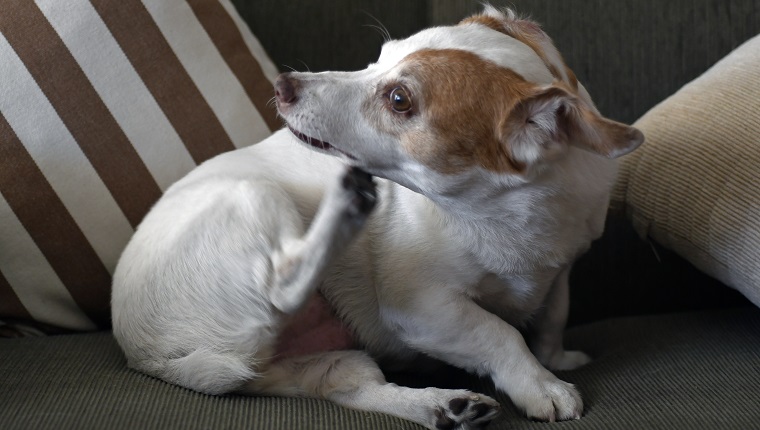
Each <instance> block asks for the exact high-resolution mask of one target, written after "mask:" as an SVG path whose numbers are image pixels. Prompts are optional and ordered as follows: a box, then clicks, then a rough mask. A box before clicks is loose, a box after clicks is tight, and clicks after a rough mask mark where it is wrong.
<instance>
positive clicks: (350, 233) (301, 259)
mask: <svg viewBox="0 0 760 430" xmlns="http://www.w3.org/2000/svg"><path fill="white" fill-rule="evenodd" d="M375 193H376V192H375V185H374V183H373V182H372V177H371V176H370V175H369V174H368V173H366V172H363V171H362V170H359V169H357V168H350V169H349V170H348V171H347V172H346V173H345V174H344V175H343V177H342V178H341V180H340V182H339V184H336V185H335V186H333V187H332V188H330V189H328V191H327V193H326V195H325V197H324V198H323V200H322V203H321V205H320V207H319V210H318V211H317V214H316V215H315V217H314V221H313V222H312V224H311V227H310V228H309V230H308V231H307V233H306V234H305V235H304V237H302V238H298V239H295V240H291V241H289V242H287V243H284V244H282V247H281V249H280V251H279V252H277V253H276V254H275V255H274V256H273V259H272V260H273V264H274V268H275V279H274V282H272V290H271V295H270V299H271V301H272V304H273V305H274V306H275V307H276V308H277V309H279V310H280V311H282V312H284V313H286V314H290V313H293V312H295V311H296V310H298V309H299V308H300V307H301V306H302V305H303V304H305V303H306V301H307V300H308V298H309V296H310V295H311V294H312V293H313V292H314V291H315V290H316V288H317V286H318V285H319V283H320V282H321V280H322V278H323V274H324V272H325V269H326V268H327V266H328V264H329V263H330V262H332V261H333V259H334V258H335V257H336V255H337V254H338V253H340V252H341V251H343V250H344V249H345V248H346V247H347V246H348V244H349V243H350V242H351V240H352V239H353V238H354V236H355V235H356V233H357V232H358V231H359V229H360V228H361V227H362V226H363V225H364V222H365V221H366V220H367V217H368V216H369V213H370V212H371V211H372V208H373V207H374V205H375V200H376V194H375Z"/></svg>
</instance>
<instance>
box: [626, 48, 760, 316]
mask: <svg viewBox="0 0 760 430" xmlns="http://www.w3.org/2000/svg"><path fill="white" fill-rule="evenodd" d="M635 125H636V127H638V128H639V129H640V130H642V131H643V132H644V134H645V135H646V139H647V142H646V143H645V144H644V145H643V146H642V147H641V148H639V149H638V150H637V151H634V152H633V153H631V154H630V155H629V156H626V157H625V158H624V159H623V160H622V163H621V174H620V177H619V181H618V183H617V186H616V190H615V193H614V196H613V207H615V206H617V207H623V206H624V207H625V209H626V212H627V214H628V216H629V217H630V219H631V221H632V222H633V225H634V227H635V229H636V230H637V231H638V233H639V234H640V235H641V236H648V237H651V238H652V239H654V240H655V241H657V242H659V243H660V244H662V245H664V246H665V247H667V248H670V249H672V250H674V251H676V252H677V253H679V254H680V255H682V256H683V257H685V258H686V259H687V260H689V261H690V262H691V263H693V264H694V265H695V266H696V267H698V268H699V269H701V270H702V271H704V272H706V273H708V274H709V275H711V276H714V277H716V278H718V279H719V280H721V281H722V282H723V283H725V284H727V285H730V286H732V287H734V288H736V289H737V290H739V291H741V292H742V293H743V294H744V295H745V296H747V298H749V299H750V300H751V301H752V302H753V303H755V304H756V305H758V306H760V36H756V37H755V38H753V39H751V40H749V41H747V42H746V43H744V44H743V45H742V46H740V47H739V48H737V49H736V50H735V51H734V52H732V53H731V54H729V55H728V56H727V57H726V58H724V59H723V60H721V61H720V62H718V63H717V64H716V65H715V66H713V67H712V68H711V69H710V70H708V71H707V72H705V73H704V74H703V75H702V76H700V77H699V78H697V79H695V80H694V81H693V82H691V83H689V84H687V85H686V86H684V87H683V88H682V89H681V90H679V91H678V92H677V93H676V94H674V95H673V96H671V97H670V98H668V99H667V100H665V101H664V102H662V103H660V104H659V105H658V106H656V107H654V108H653V109H652V110H650V111H649V112H648V113H647V114H646V115H644V116H643V117H642V118H641V119H640V120H639V121H638V122H637V123H636V124H635Z"/></svg>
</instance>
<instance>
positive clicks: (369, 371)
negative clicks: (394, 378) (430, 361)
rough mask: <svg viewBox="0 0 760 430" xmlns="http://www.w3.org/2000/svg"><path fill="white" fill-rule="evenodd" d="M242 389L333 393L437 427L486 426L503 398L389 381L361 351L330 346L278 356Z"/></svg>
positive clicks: (338, 399)
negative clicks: (329, 348)
mask: <svg viewBox="0 0 760 430" xmlns="http://www.w3.org/2000/svg"><path fill="white" fill-rule="evenodd" d="M242 392H243V393H245V394H256V395H262V394H264V395H276V396H289V397H314V398H321V399H328V400H331V401H333V402H335V403H337V404H339V405H342V406H345V407H349V408H353V409H358V410H363V411H370V412H381V413H386V414H390V415H394V416H397V417H400V418H403V419H407V420H410V421H414V422H417V423H419V424H421V425H423V426H425V427H427V428H430V429H435V430H450V429H451V430H453V429H471V428H482V427H483V426H485V425H486V424H487V423H488V422H490V421H491V420H492V419H493V418H494V417H495V416H496V415H497V414H498V412H499V404H498V403H497V402H496V401H495V400H493V399H491V398H490V397H488V396H485V395H482V394H475V393H472V392H470V391H466V390H444V389H439V388H424V389H416V388H408V387H400V386H398V385H396V384H391V383H388V382H387V381H386V380H385V377H384V376H383V374H382V372H381V371H380V369H379V368H378V367H377V364H376V363H375V362H374V361H373V360H372V359H371V358H370V357H369V356H368V355H367V354H365V353H364V352H362V351H333V352H325V353H320V354H315V355H309V356H304V357H293V358H288V359H284V360H281V361H278V362H275V363H273V364H271V365H270V366H269V368H267V369H266V370H265V371H264V372H263V373H262V375H261V377H259V378H256V379H254V380H252V381H250V382H249V383H248V384H247V385H246V386H245V387H244V388H243V390H242Z"/></svg>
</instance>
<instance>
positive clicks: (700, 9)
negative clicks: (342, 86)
mask: <svg viewBox="0 0 760 430" xmlns="http://www.w3.org/2000/svg"><path fill="white" fill-rule="evenodd" d="M428 3H429V6H428V7H429V15H430V24H432V25H441V24H453V23H456V22H458V21H459V20H461V19H462V18H463V17H465V16H467V15H468V14H471V13H474V12H477V11H479V10H480V9H481V6H480V3H481V2H479V1H472V0H431V1H429V2H428ZM489 3H491V4H493V5H495V6H508V7H511V8H514V9H515V10H516V11H517V12H518V13H519V14H521V15H525V16H528V17H530V18H532V19H534V20H536V21H537V22H539V23H540V24H541V25H542V27H543V28H544V30H546V32H547V33H548V34H549V36H551V37H552V39H553V40H554V43H555V44H556V45H557V48H558V49H559V51H560V52H561V53H562V55H563V56H564V58H565V61H566V62H567V65H568V66H569V67H570V68H571V69H572V70H573V71H574V72H575V74H576V76H577V77H578V79H579V80H580V81H581V82H582V83H583V85H584V86H585V87H586V89H588V91H589V93H590V94H591V97H592V99H593V100H594V103H596V105H597V107H598V108H599V111H600V112H602V114H604V115H605V116H608V117H610V118H613V119H616V120H618V121H623V122H626V123H629V124H630V123H632V122H633V121H635V120H637V119H638V118H639V117H641V115H643V114H644V113H645V112H647V111H648V110H649V109H650V108H651V107H652V106H654V105H655V104H656V103H659V102H660V101H662V100H663V99H665V98H666V97H668V96H670V95H671V94H673V93H674V92H676V91H677V90H678V89H679V88H680V87H681V86H682V85H683V84H685V83H687V82H689V81H691V80H692V79H694V78H696V77H697V76H699V75H700V74H701V73H703V72H704V71H705V70H707V69H708V68H709V67H710V66H712V65H713V64H715V62H717V61H718V60H720V59H721V58H723V57H724V56H725V55H726V54H728V53H729V52H730V51H731V50H732V49H734V48H736V47H737V46H739V45H740V44H741V43H742V42H744V41H745V40H747V39H749V38H751V37H753V36H754V35H756V34H757V33H758V32H760V3H758V2H757V1H746V0H729V1H726V0H668V1H662V0H613V1H589V0H491V1H489Z"/></svg>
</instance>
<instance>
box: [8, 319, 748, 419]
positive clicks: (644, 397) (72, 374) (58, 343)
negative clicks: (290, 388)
mask: <svg viewBox="0 0 760 430" xmlns="http://www.w3.org/2000/svg"><path fill="white" fill-rule="evenodd" d="M567 343H568V345H569V346H570V347H572V348H578V349H582V350H585V351H586V352H588V353H590V354H591V356H592V357H593V358H594V361H593V362H592V363H590V364H589V365H587V366H584V367H582V368H580V369H577V370H575V371H570V372H558V376H559V377H561V378H563V379H564V380H566V381H569V382H571V383H574V384H576V385H577V386H578V388H579V390H580V391H581V393H582V395H583V398H584V402H585V412H584V417H583V418H582V419H580V420H578V421H572V422H564V423H561V424H553V425H548V424H545V423H536V422H531V421H529V420H528V419H526V418H524V417H523V416H521V415H520V414H519V413H518V412H517V411H516V410H515V408H514V407H513V406H512V405H511V403H510V402H509V400H508V399H507V398H506V397H505V396H504V395H503V394H498V395H496V398H497V399H498V400H499V402H500V403H501V404H502V407H503V413H502V415H501V416H500V417H499V418H497V419H496V420H495V421H494V422H493V423H492V424H491V426H489V427H488V428H489V429H494V430H496V429H543V430H546V429H547V428H549V427H547V426H551V427H552V428H554V427H557V428H563V429H599V430H608V429H618V430H626V429H631V430H640V429H667V430H675V429H688V430H691V429H697V428H706V429H707V428H733V429H749V428H755V427H756V425H757V422H758V420H760V409H758V408H757V387H758V386H760V367H758V366H757V363H758V362H760V309H757V308H754V307H744V308H736V309H730V310H725V311H711V312H697V313H685V314H671V315H665V316H654V317H637V318H621V319H613V320H607V321H601V322H596V323H592V324H588V325H584V326H579V327H576V328H573V329H571V330H570V331H569V332H568V333H567ZM0 375H3V376H2V378H0V404H1V405H3V407H2V408H0V428H3V429H32V428H33V429H39V430H44V429H56V430H59V429H81V428H91V429H99V428H103V429H106V428H107V429H114V430H116V429H135V428H140V429H162V430H171V429H188V430H189V429H208V428H224V429H268V430H269V429H271V430H278V429H282V430H294V429H298V430H301V429H303V430H308V429H315V430H316V429H325V430H327V429H369V428H372V429H389V430H390V429H393V430H402V429H410V430H411V429H421V427H419V426H417V425H415V424H412V423H410V422H407V421H404V420H401V419H397V418H393V417H390V416H387V415H382V414H377V413H368V412H358V411H353V410H349V409H345V408H341V407H338V406H336V405H334V404H332V403H330V402H327V401H322V400H313V399H295V398H272V397H241V396H225V397H213V396H207V395H203V394H198V393H195V392H193V391H190V390H186V389H183V388H179V387H176V386H173V385H170V384H167V383H165V382H162V381H160V380H157V379H154V378H151V377H148V376H144V375H142V374H139V373H137V372H134V371H131V370H129V369H127V367H126V364H125V360H124V358H123V356H122V354H121V352H120V351H119V349H118V346H117V345H116V343H115V341H114V340H113V338H112V336H111V334H110V333H92V334H81V335H65V336H53V337H47V338H26V339H5V340H0ZM436 378H439V379H436ZM389 379H391V380H393V381H395V382H397V383H400V384H405V385H411V386H428V385H431V384H433V385H438V386H442V387H465V388H469V389H472V390H474V391H478V392H483V393H486V394H490V395H494V388H493V385H492V384H491V383H490V382H487V381H484V380H480V379H477V378H474V377H472V376H469V375H466V374H464V373H463V372H461V371H456V370H451V371H449V372H446V371H442V372H440V373H439V374H437V375H433V376H421V375H400V374H393V375H389Z"/></svg>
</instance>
